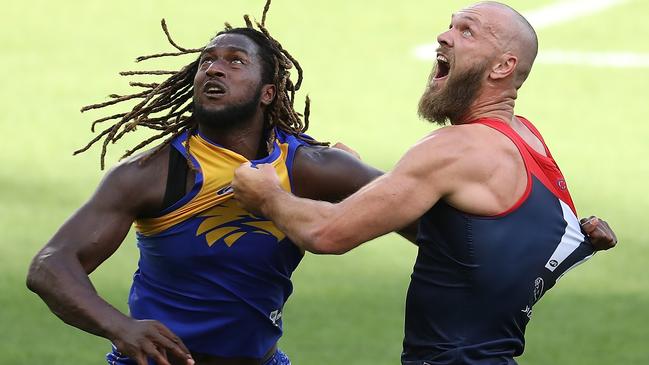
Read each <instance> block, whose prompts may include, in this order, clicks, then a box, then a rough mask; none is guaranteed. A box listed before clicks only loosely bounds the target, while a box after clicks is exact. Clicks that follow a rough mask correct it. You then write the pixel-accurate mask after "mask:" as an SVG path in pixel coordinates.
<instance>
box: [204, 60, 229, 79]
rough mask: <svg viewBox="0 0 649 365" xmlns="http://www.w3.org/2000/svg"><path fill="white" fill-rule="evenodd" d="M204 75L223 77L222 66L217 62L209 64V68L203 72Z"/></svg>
mask: <svg viewBox="0 0 649 365" xmlns="http://www.w3.org/2000/svg"><path fill="white" fill-rule="evenodd" d="M205 73H206V74H207V75H208V76H212V77H225V71H224V70H223V66H222V65H221V64H220V62H218V61H215V62H212V63H210V65H209V67H207V70H205Z"/></svg>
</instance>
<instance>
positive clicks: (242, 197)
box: [232, 162, 283, 215]
mask: <svg viewBox="0 0 649 365" xmlns="http://www.w3.org/2000/svg"><path fill="white" fill-rule="evenodd" d="M232 189H233V190H234V198H235V199H236V200H237V201H238V202H239V204H241V206H242V207H243V208H244V209H245V210H247V211H249V212H250V213H252V214H255V215H260V213H261V212H262V210H263V205H264V202H265V200H266V198H267V196H268V195H269V194H270V193H272V192H273V191H274V190H280V191H283V190H282V188H281V186H280V181H279V177H277V172H275V168H274V167H273V166H272V165H269V164H261V165H257V166H255V167H252V165H251V164H250V162H247V163H244V164H242V165H241V166H239V167H238V168H237V169H236V170H235V171H234V179H233V180H232Z"/></svg>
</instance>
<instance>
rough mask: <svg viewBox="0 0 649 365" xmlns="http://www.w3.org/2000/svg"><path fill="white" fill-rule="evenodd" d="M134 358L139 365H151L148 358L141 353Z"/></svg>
mask: <svg viewBox="0 0 649 365" xmlns="http://www.w3.org/2000/svg"><path fill="white" fill-rule="evenodd" d="M133 358H134V359H135V362H137V365H148V364H149V362H148V361H147V359H146V356H145V355H144V354H143V353H141V352H138V353H137V354H135V355H134V356H133Z"/></svg>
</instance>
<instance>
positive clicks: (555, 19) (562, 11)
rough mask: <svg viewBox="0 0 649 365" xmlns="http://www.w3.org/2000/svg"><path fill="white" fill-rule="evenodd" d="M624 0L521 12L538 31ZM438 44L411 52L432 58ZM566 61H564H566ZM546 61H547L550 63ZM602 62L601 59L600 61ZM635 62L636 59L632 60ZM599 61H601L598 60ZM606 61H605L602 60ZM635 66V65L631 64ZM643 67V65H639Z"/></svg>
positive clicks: (580, 0) (574, 1)
mask: <svg viewBox="0 0 649 365" xmlns="http://www.w3.org/2000/svg"><path fill="white" fill-rule="evenodd" d="M625 2H628V0H566V1H560V2H557V3H554V4H550V5H548V6H545V7H542V8H540V9H536V10H532V11H529V12H525V13H523V15H525V18H526V19H527V20H528V21H529V22H530V24H532V26H534V28H535V29H536V30H537V31H538V30H540V29H543V28H546V27H549V26H552V25H556V24H559V23H565V22H568V21H570V20H573V19H576V18H580V17H584V16H588V15H592V14H595V13H597V12H601V11H604V10H606V9H609V8H611V7H613V6H616V5H621V4H623V3H625ZM437 47H438V44H437V42H435V43H433V44H424V45H421V46H418V47H415V49H414V51H413V53H414V55H415V57H416V58H418V59H420V60H428V61H430V60H434V59H435V57H436V56H437V54H436V52H435V50H436V49H437ZM554 52H559V51H554ZM565 53H566V54H569V55H568V56H566V59H568V61H570V60H573V59H576V58H579V57H580V56H575V55H574V52H565ZM612 55H613V53H611V55H607V56H606V57H604V58H607V59H608V58H610V57H612ZM541 56H543V54H540V55H539V57H541ZM547 57H548V59H551V60H555V61H552V62H554V63H561V62H558V61H557V60H559V59H560V58H561V57H559V56H557V54H556V53H555V54H550V55H549V56H547ZM589 57H590V56H589V55H583V56H581V58H583V59H589ZM642 57H644V56H642V55H639V58H640V59H641V61H640V64H643V62H644V61H642ZM630 58H638V55H635V56H632V57H630ZM568 61H566V62H568ZM552 62H548V63H552ZM602 62H603V61H602ZM633 62H636V61H632V63H633ZM600 63H601V62H600ZM604 63H606V62H604ZM594 64H597V65H598V66H600V65H601V64H598V62H597V61H593V62H591V65H594ZM633 67H637V66H633ZM641 67H644V66H641Z"/></svg>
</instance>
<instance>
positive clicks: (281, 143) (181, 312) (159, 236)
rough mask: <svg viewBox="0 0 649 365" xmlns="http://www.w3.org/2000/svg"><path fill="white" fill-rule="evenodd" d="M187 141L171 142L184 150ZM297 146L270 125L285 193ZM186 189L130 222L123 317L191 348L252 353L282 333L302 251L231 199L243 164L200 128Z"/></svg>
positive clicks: (255, 355) (263, 349)
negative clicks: (151, 323)
mask: <svg viewBox="0 0 649 365" xmlns="http://www.w3.org/2000/svg"><path fill="white" fill-rule="evenodd" d="M186 143H187V138H186V137H185V136H182V137H179V138H177V139H175V140H174V141H173V142H172V146H173V147H174V148H176V149H178V150H179V151H180V152H181V153H182V154H183V155H185V156H187V149H186ZM303 144H304V142H303V141H301V140H299V139H298V138H296V137H294V136H291V135H287V134H285V133H283V132H282V131H279V130H277V131H276V140H275V143H274V146H273V150H272V152H271V153H270V154H269V156H268V157H266V158H264V159H261V160H256V161H252V162H253V164H261V163H269V164H271V165H273V166H274V167H275V170H276V171H277V174H278V175H279V178H280V180H281V185H282V187H283V188H284V189H285V190H287V191H290V190H291V183H290V181H291V178H290V177H291V166H292V163H293V158H294V155H295V151H296V150H297V148H298V147H299V146H301V145H303ZM189 146H190V149H189V151H190V154H191V156H190V158H191V160H192V162H193V163H194V165H195V166H196V167H197V173H196V178H195V182H194V186H193V188H192V189H191V191H190V192H189V193H188V194H187V195H186V196H185V197H183V198H182V199H181V200H180V201H178V202H177V203H175V204H174V205H172V206H171V207H169V208H168V209H166V210H165V211H163V212H162V215H161V216H158V217H154V218H146V219H139V220H137V221H136V230H137V241H138V247H139V249H140V260H139V267H138V270H137V271H136V272H135V274H134V277H133V286H132V288H131V292H130V297H129V307H130V311H131V315H132V316H133V318H136V319H155V320H158V321H160V322H162V323H164V324H165V325H166V326H167V327H169V329H171V330H172V331H173V332H174V333H175V334H177V335H178V336H179V337H180V338H181V339H182V340H183V342H184V343H185V344H186V345H187V347H188V348H189V349H190V351H192V352H197V353H204V354H210V355H215V356H222V357H253V358H261V357H263V355H264V354H265V353H266V352H267V351H268V350H269V348H271V346H273V345H274V344H275V343H276V342H277V340H278V339H279V338H280V336H281V334H282V320H281V317H282V307H283V306H284V303H285V302H286V300H287V298H288V297H289V295H290V294H291V292H292V290H293V287H292V284H291V280H290V277H291V273H292V272H293V270H294V269H295V268H296V267H297V265H298V263H299V262H300V260H301V259H302V256H303V252H302V251H301V250H300V249H299V248H297V247H296V246H295V245H294V244H293V243H292V242H291V241H289V240H288V238H286V236H285V235H284V234H283V233H282V232H280V231H279V230H278V229H277V228H276V227H275V226H274V225H273V223H272V222H271V221H269V220H267V219H265V218H263V217H257V216H254V215H251V214H250V213H248V212H247V211H245V210H243V209H242V208H240V207H239V206H238V205H237V203H236V201H234V200H233V199H231V198H232V192H231V189H230V183H231V181H232V177H233V174H234V170H235V169H236V168H237V167H238V166H239V165H241V164H242V163H244V162H247V161H248V160H247V159H246V158H244V157H243V156H241V155H239V154H237V153H235V152H233V151H230V150H228V149H225V148H223V147H221V146H219V145H217V144H215V143H213V142H210V141H209V140H208V139H207V138H205V137H204V136H201V135H200V134H196V135H193V136H191V137H190V138H189Z"/></svg>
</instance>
